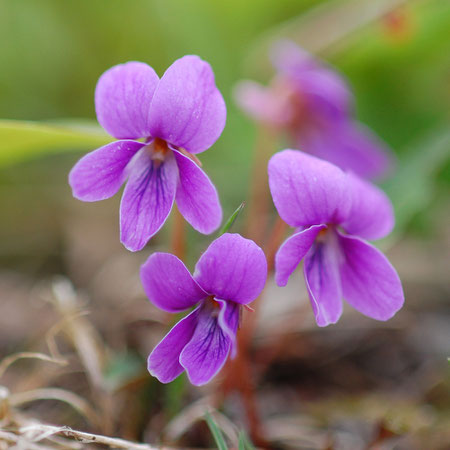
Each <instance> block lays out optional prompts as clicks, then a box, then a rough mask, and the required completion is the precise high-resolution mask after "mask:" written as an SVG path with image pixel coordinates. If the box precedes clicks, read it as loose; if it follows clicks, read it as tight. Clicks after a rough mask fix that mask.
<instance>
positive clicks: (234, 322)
mask: <svg viewBox="0 0 450 450" xmlns="http://www.w3.org/2000/svg"><path fill="white" fill-rule="evenodd" d="M214 300H215V301H216V302H217V303H219V305H220V313H219V316H218V317H217V320H218V322H219V327H220V328H221V329H222V331H223V333H224V334H225V335H226V336H228V337H229V338H230V341H231V358H234V357H235V356H236V352H237V346H236V332H237V329H238V326H239V308H240V305H239V304H238V303H234V302H228V301H226V300H220V299H218V298H216V299H214Z"/></svg>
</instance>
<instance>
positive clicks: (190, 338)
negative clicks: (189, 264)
mask: <svg viewBox="0 0 450 450" xmlns="http://www.w3.org/2000/svg"><path fill="white" fill-rule="evenodd" d="M266 277H267V263H266V257H265V256H264V253H263V251H262V250H261V249H260V248H259V247H258V246H257V245H256V244H255V243H254V242H253V241H250V240H248V239H244V238H243V237H241V236H240V235H239V234H224V235H222V236H221V237H219V238H218V239H216V240H215V241H214V242H212V244H211V245H210V246H209V247H208V249H207V250H206V252H205V253H203V255H202V256H201V257H200V259H199V260H198V262H197V265H196V266H195V272H194V276H193V277H192V276H191V274H190V273H189V271H188V269H187V268H186V266H185V265H184V264H183V263H182V262H181V261H180V260H179V259H178V258H177V257H176V256H174V255H171V254H169V253H154V254H153V255H151V256H150V258H149V259H148V260H147V262H146V263H145V264H144V265H143V266H142V268H141V279H142V284H143V286H144V290H145V292H146V294H147V296H148V297H149V299H150V300H151V301H152V302H153V303H154V304H155V305H156V306H157V307H158V308H161V309H163V310H165V311H168V312H171V313H177V312H180V311H184V310H186V309H188V308H191V307H192V306H194V305H196V304H198V306H197V307H196V308H195V309H194V310H193V311H192V312H191V313H189V314H188V315H187V316H186V317H184V318H183V319H181V320H180V321H179V322H178V323H177V324H176V325H175V326H174V327H173V328H172V330H170V332H169V333H168V334H167V335H166V336H165V338H164V339H163V340H162V341H161V342H160V343H159V344H158V345H157V346H156V348H155V349H154V350H153V352H152V353H151V354H150V356H149V358H148V370H149V372H150V373H151V374H152V375H153V376H155V377H156V378H158V380H159V381H161V382H162V383H169V382H170V381H172V380H174V379H175V378H176V377H177V376H178V375H180V374H181V373H182V372H183V371H184V370H186V372H187V375H188V377H189V380H190V381H191V383H192V384H195V385H202V384H205V383H207V382H208V381H209V380H211V378H212V377H214V376H215V375H216V374H217V373H218V372H219V371H220V369H221V368H222V366H223V365H224V364H225V361H226V359H227V356H228V354H229V352H230V350H231V352H232V356H233V354H234V352H235V338H236V331H237V328H238V324H239V310H240V307H241V305H246V304H247V303H250V302H251V301H253V300H254V299H255V298H256V297H257V296H258V295H259V294H260V293H261V291H262V289H263V288H264V284H265V282H266Z"/></svg>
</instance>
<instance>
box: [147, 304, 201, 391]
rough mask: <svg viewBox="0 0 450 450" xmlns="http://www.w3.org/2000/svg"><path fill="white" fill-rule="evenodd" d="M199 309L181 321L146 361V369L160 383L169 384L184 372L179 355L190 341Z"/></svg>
mask: <svg viewBox="0 0 450 450" xmlns="http://www.w3.org/2000/svg"><path fill="white" fill-rule="evenodd" d="M198 312H199V308H197V309H195V310H194V311H192V312H191V313H190V314H188V315H187V316H186V317H184V318H183V319H181V320H180V321H179V322H178V323H177V324H176V325H175V326H174V327H173V328H172V329H171V330H170V331H169V332H168V333H167V334H166V336H165V337H164V338H163V340H162V341H161V342H160V343H159V344H158V345H157V346H156V347H155V348H154V349H153V351H152V352H151V353H150V356H149V357H148V360H147V369H148V371H149V372H150V374H151V375H153V376H154V377H156V378H158V380H159V381H160V382H161V383H170V382H171V381H172V380H174V379H175V378H176V377H177V376H178V375H180V374H181V373H182V372H184V367H183V366H182V365H181V364H180V362H179V359H180V354H181V352H182V350H183V348H184V347H185V346H186V344H187V343H188V342H189V341H190V340H191V339H192V336H193V335H194V331H195V327H196V326H197V320H198Z"/></svg>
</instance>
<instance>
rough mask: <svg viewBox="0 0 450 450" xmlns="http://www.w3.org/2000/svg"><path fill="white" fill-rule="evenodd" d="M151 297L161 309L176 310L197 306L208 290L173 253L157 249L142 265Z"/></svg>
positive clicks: (142, 273) (146, 286)
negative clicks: (201, 285)
mask: <svg viewBox="0 0 450 450" xmlns="http://www.w3.org/2000/svg"><path fill="white" fill-rule="evenodd" d="M141 280H142V285H143V286H144V290H145V293H146V294H147V297H148V298H149V299H150V300H151V301H152V302H153V303H154V304H155V305H156V306H157V307H158V308H160V309H163V310H164V311H169V312H172V313H175V312H180V311H184V310H185V309H188V308H190V307H191V306H194V305H195V304H196V303H197V302H199V301H200V300H202V299H204V298H206V297H207V296H208V294H207V293H206V292H205V291H204V290H203V289H202V288H201V287H200V286H199V285H198V283H197V282H196V281H195V280H194V278H192V276H191V274H190V273H189V270H188V269H187V268H186V266H185V265H184V264H183V262H182V261H180V260H179V259H178V258H177V257H176V256H174V255H171V254H170V253H153V255H151V256H150V257H149V258H148V260H147V261H146V262H145V263H144V264H143V265H142V267H141Z"/></svg>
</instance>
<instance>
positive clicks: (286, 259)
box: [275, 225, 327, 286]
mask: <svg viewBox="0 0 450 450" xmlns="http://www.w3.org/2000/svg"><path fill="white" fill-rule="evenodd" d="M326 227H327V226H326V225H313V226H312V227H310V228H307V229H306V230H303V231H300V232H299V233H295V234H293V235H292V236H291V237H290V238H288V239H286V240H285V241H284V242H283V244H282V245H281V247H280V248H279V249H278V251H277V254H276V255H275V281H276V283H277V284H278V286H286V284H287V282H288V280H289V277H290V276H291V274H292V272H294V270H295V269H296V268H297V266H298V265H299V264H300V261H301V260H302V259H303V258H304V257H305V255H306V253H308V250H309V249H310V248H311V246H312V245H313V242H314V239H316V236H317V234H318V233H319V232H320V231H321V230H323V229H325V228H326Z"/></svg>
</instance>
